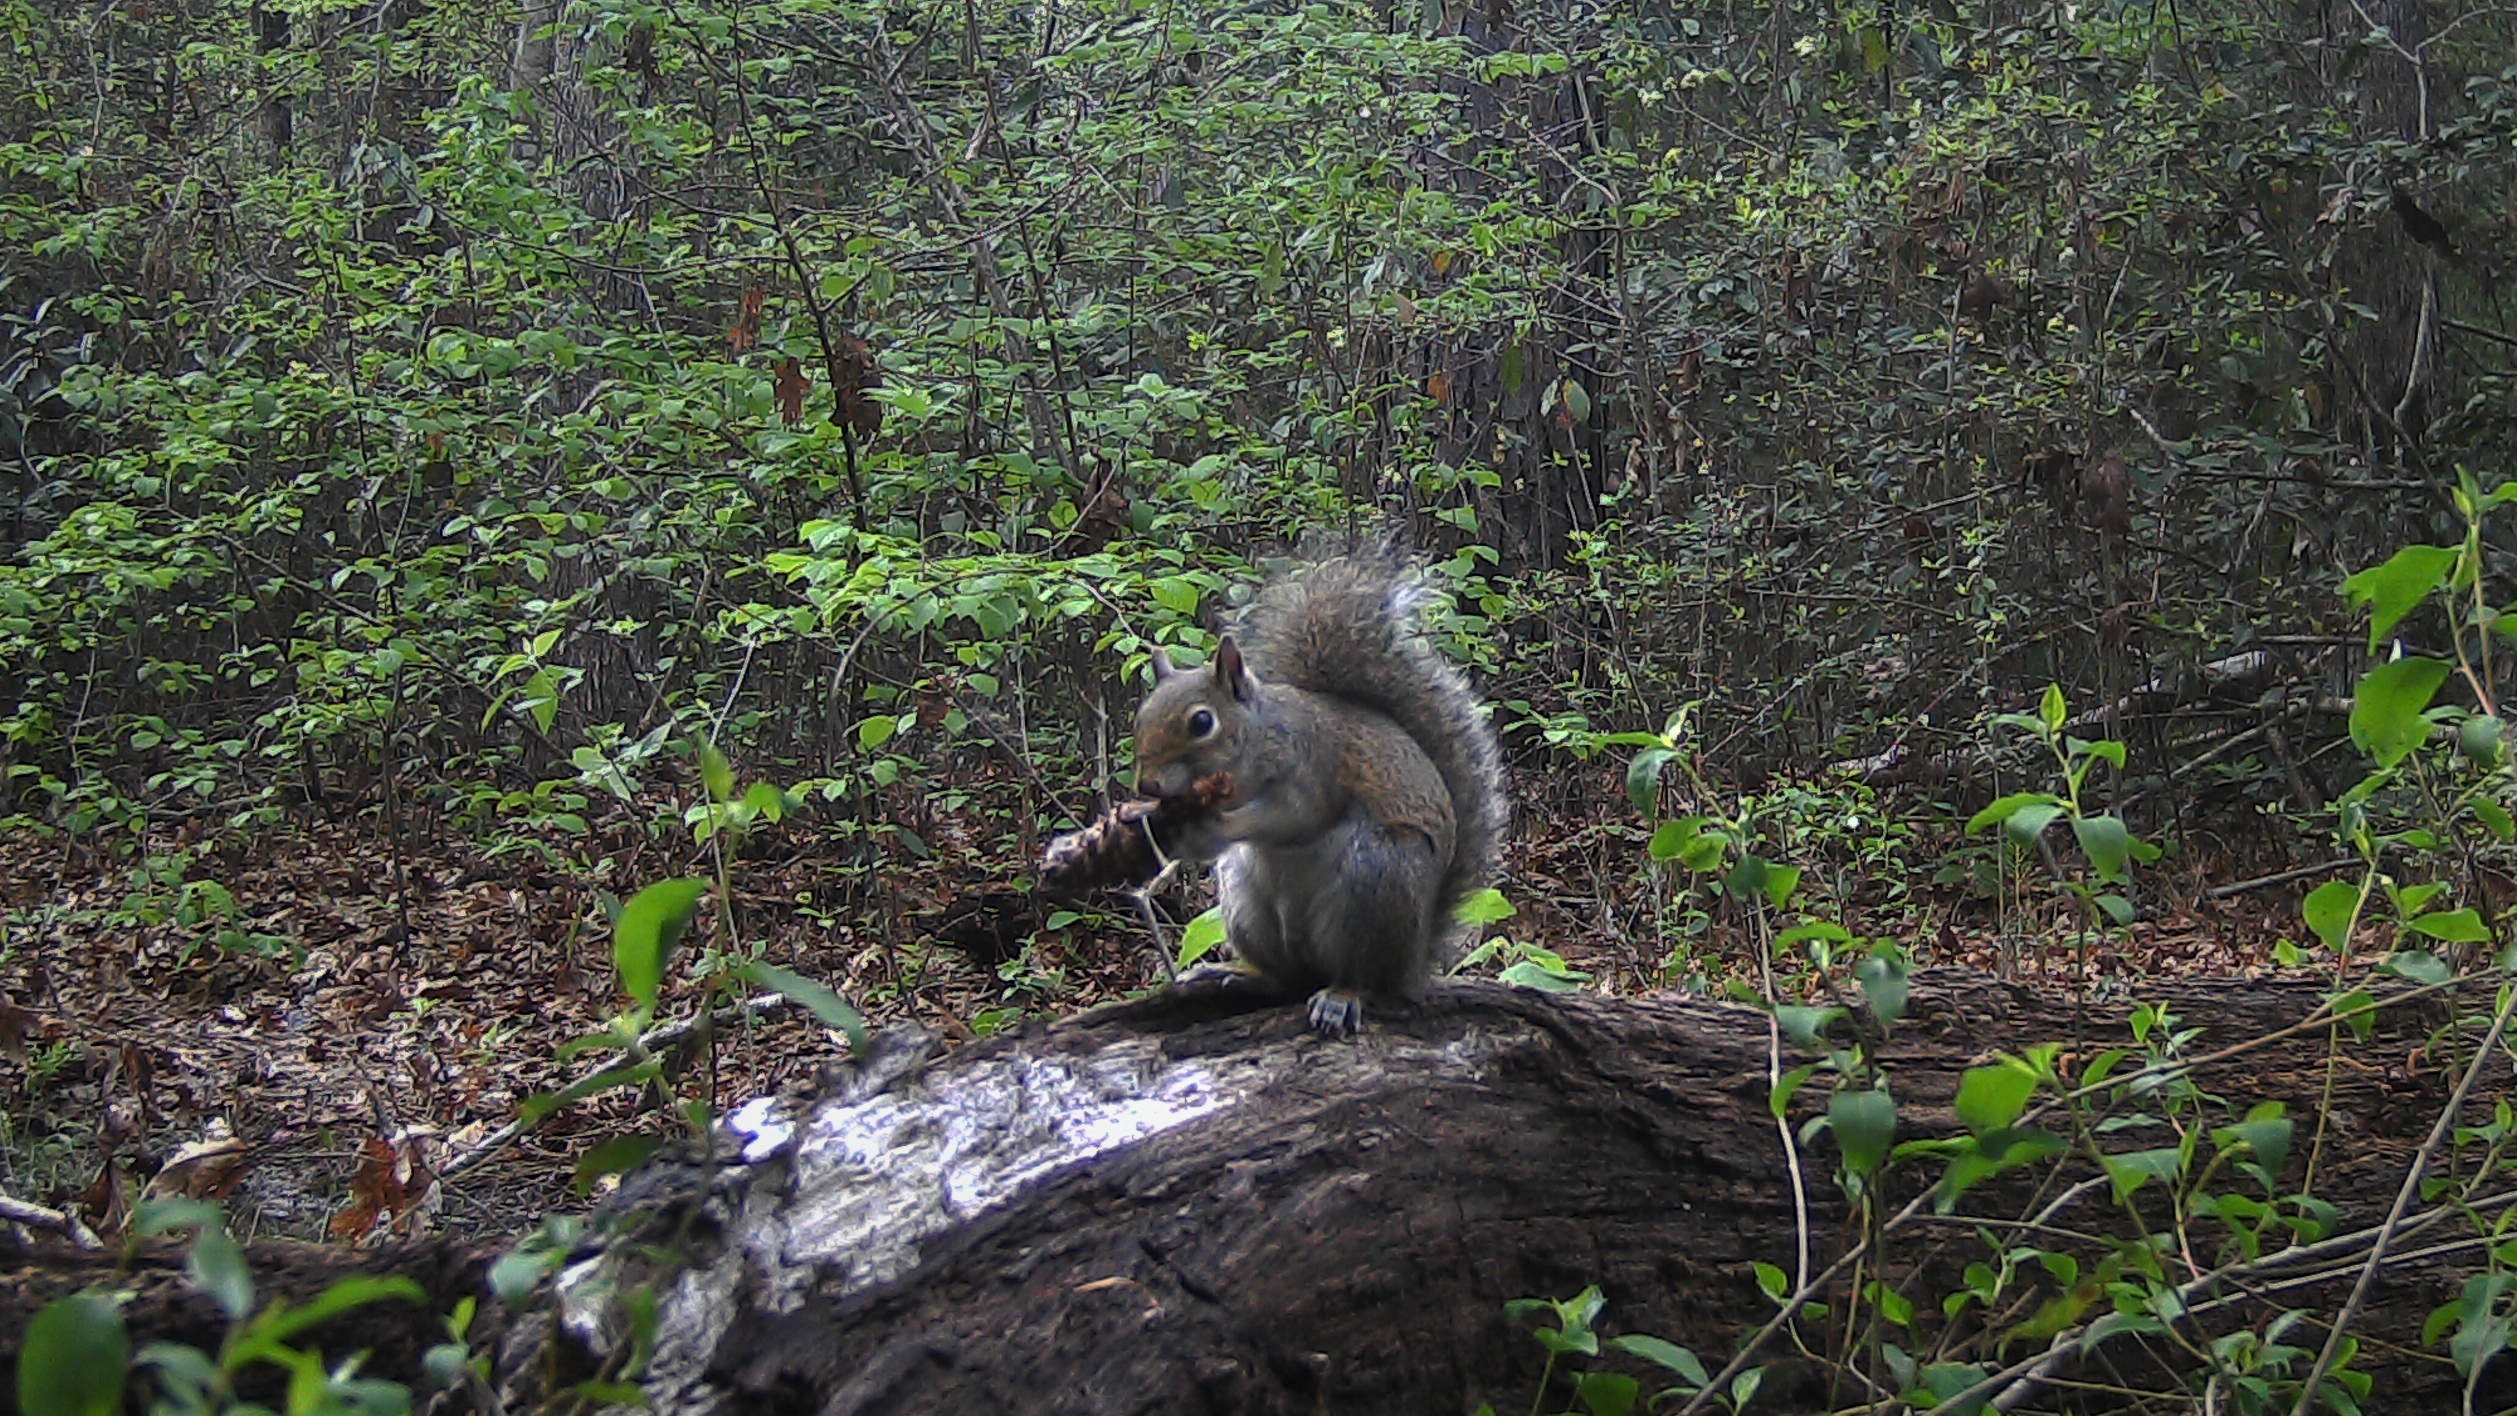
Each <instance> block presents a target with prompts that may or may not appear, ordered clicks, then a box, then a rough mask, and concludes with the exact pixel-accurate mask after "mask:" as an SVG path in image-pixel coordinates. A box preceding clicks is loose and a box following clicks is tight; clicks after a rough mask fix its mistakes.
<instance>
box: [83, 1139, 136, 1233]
mask: <svg viewBox="0 0 2517 1416" xmlns="http://www.w3.org/2000/svg"><path fill="white" fill-rule="evenodd" d="M79 1217H80V1218H81V1219H84V1220H86V1221H87V1227H88V1228H90V1229H93V1230H95V1231H96V1232H97V1233H99V1234H120V1233H121V1232H122V1231H123V1228H124V1226H126V1225H128V1224H130V1222H131V1195H130V1192H129V1191H128V1190H127V1189H125V1188H124V1186H123V1183H122V1161H121V1160H120V1159H119V1158H118V1157H116V1156H115V1155H114V1153H113V1151H112V1150H111V1149H110V1148H109V1149H108V1150H107V1151H106V1152H105V1160H104V1163H103V1164H101V1165H99V1166H98V1167H97V1168H96V1178H95V1179H93V1180H90V1181H88V1182H87V1188H86V1189H84V1190H82V1191H80V1192H79Z"/></svg>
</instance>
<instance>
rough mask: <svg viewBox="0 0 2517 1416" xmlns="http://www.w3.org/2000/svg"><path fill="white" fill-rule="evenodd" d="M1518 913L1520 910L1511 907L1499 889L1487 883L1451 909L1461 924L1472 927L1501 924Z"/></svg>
mask: <svg viewBox="0 0 2517 1416" xmlns="http://www.w3.org/2000/svg"><path fill="white" fill-rule="evenodd" d="M1519 913H1520V911H1519V910H1518V909H1516V908H1514V907H1513V904H1512V902H1511V901H1510V900H1508V899H1506V898H1504V895H1503V892H1502V891H1501V890H1498V889H1496V888H1495V887H1494V886H1492V885H1489V886H1487V887H1486V888H1484V889H1483V890H1480V891H1478V892H1477V893H1476V894H1473V895H1471V896H1469V897H1468V898H1467V899H1465V900H1462V901H1460V903H1459V908H1458V909H1456V910H1454V911H1452V918H1454V919H1457V920H1458V921H1459V922H1460V923H1462V924H1465V925H1468V926H1470V927H1472V928H1474V927H1478V926H1482V925H1489V924H1501V923H1502V922H1503V921H1505V920H1507V919H1510V918H1512V917H1513V916H1514V915H1516V914H1519Z"/></svg>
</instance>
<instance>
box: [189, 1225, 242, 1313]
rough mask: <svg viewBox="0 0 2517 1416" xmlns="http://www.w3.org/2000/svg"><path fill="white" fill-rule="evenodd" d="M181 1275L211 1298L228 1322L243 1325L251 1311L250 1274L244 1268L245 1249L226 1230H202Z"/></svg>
mask: <svg viewBox="0 0 2517 1416" xmlns="http://www.w3.org/2000/svg"><path fill="white" fill-rule="evenodd" d="M184 1272H185V1273H187V1274H189V1275H191V1276H192V1281H193V1283H194V1284H196V1285H198V1286H199V1288H200V1289H201V1291H202V1292H204V1293H207V1294H209V1295H210V1298H211V1300H212V1301H213V1302H215V1303H217V1304H218V1305H219V1309H220V1311H222V1312H224V1313H226V1314H227V1317H228V1320H229V1321H230V1322H243V1321H244V1320H245V1315H246V1314H247V1313H250V1312H252V1311H253V1272H252V1270H251V1269H249V1268H247V1267H246V1265H245V1251H244V1249H243V1248H241V1247H239V1246H238V1244H237V1243H236V1239H235V1236H233V1235H231V1234H229V1233H228V1232H227V1231H226V1230H224V1229H219V1228H210V1229H204V1230H202V1231H201V1236H200V1237H199V1238H197V1239H195V1240H193V1241H192V1252H191V1254H189V1255H188V1256H186V1257H185V1259H184Z"/></svg>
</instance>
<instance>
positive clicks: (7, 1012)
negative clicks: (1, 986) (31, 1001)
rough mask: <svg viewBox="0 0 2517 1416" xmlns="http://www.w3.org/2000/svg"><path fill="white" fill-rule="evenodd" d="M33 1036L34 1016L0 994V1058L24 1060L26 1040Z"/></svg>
mask: <svg viewBox="0 0 2517 1416" xmlns="http://www.w3.org/2000/svg"><path fill="white" fill-rule="evenodd" d="M34 1035H35V1015H34V1014H32V1013H30V1012H28V1011H26V1010H25V1009H24V1008H21V1007H19V1006H18V1005H17V1004H15V1003H13V1002H11V1001H9V998H8V996H7V995H6V994H0V1056H5V1057H11V1058H14V1059H16V1060H17V1061H20V1062H23V1061H25V1060H26V1040H27V1039H28V1038H30V1037H33V1036H34Z"/></svg>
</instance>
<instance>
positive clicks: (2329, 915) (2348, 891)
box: [2299, 880, 2360, 954]
mask: <svg viewBox="0 0 2517 1416" xmlns="http://www.w3.org/2000/svg"><path fill="white" fill-rule="evenodd" d="M2359 908H2360V887H2359V883H2358V882H2357V881H2352V880H2328V881H2326V882H2325V883H2324V884H2322V885H2319V886H2317V887H2316V888H2315V889H2313V890H2310V891H2309V892H2307V898H2306V899H2305V900H2304V901H2302V902H2301V903H2300V905H2299V913H2301V914H2303V915H2305V916H2307V927H2308V928H2309V929H2312V930H2314V931H2315V932H2316V937H2317V938H2319V939H2322V940H2323V941H2325V947H2326V948H2328V949H2331V950H2333V951H2334V952H2335V953H2337V954H2338V953H2341V952H2342V945H2343V940H2344V939H2345V938H2346V937H2347V936H2348V935H2349V934H2350V932H2351V917H2352V915H2353V914H2355V913H2356V912H2357V911H2358V910H2359Z"/></svg>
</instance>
